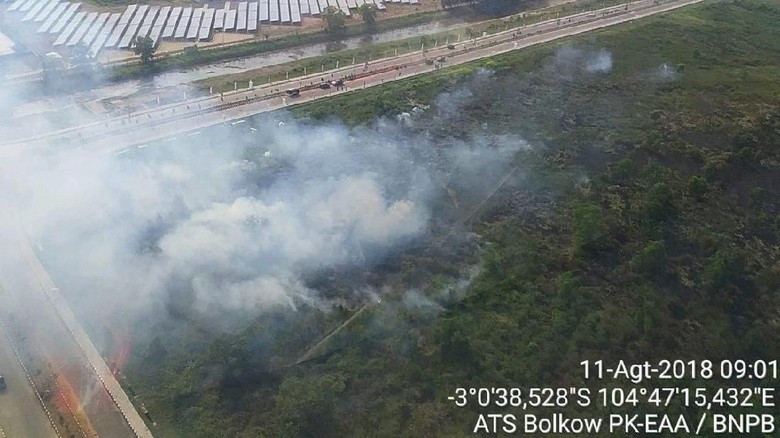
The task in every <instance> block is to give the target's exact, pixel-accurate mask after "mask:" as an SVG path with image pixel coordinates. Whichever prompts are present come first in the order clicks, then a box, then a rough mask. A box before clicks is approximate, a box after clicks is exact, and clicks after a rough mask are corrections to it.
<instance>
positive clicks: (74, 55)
mask: <svg viewBox="0 0 780 438" xmlns="http://www.w3.org/2000/svg"><path fill="white" fill-rule="evenodd" d="M70 53H71V61H72V62H73V63H74V64H75V65H83V64H86V63H88V62H90V61H92V52H90V50H89V47H87V45H86V44H84V43H78V44H76V45H75V46H74V47H73V49H72V50H71V52H70Z"/></svg>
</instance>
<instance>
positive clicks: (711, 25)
mask: <svg viewBox="0 0 780 438" xmlns="http://www.w3.org/2000/svg"><path fill="white" fill-rule="evenodd" d="M779 20H780V2H778V1H777V0H772V1H759V0H722V1H717V2H708V3H705V4H701V5H698V6H695V7H690V8H686V9H684V10H678V11H675V12H673V13H669V14H664V15H663V16H657V17H653V18H649V19H645V20H638V21H635V22H634V23H631V24H626V25H622V26H619V27H616V28H611V29H609V30H605V31H601V32H598V33H595V34H592V35H586V36H584V37H579V38H574V39H570V40H567V41H562V42H557V43H555V44H548V45H544V46H539V47H535V48H531V49H529V50H523V51H519V52H515V53H510V54H506V55H504V56H500V57H496V58H493V59H489V60H484V61H480V62H477V63H473V64H469V65H463V66H459V67H456V68H451V69H443V70H438V71H436V72H435V73H433V74H430V75H426V76H422V77H418V78H414V79H411V80H407V81H403V82H396V83H391V84H387V85H385V86H382V87H377V88H374V89H369V90H366V91H363V92H360V93H352V94H349V95H341V96H338V97H335V98H333V99H328V100H321V101H317V102H314V103H310V104H306V105H301V106H298V107H296V108H294V112H295V114H296V115H297V116H299V117H301V118H308V119H315V120H316V119H329V118H332V117H339V118H341V119H343V120H344V121H345V122H346V123H347V124H349V125H362V124H370V123H373V121H374V120H375V119H376V118H377V117H378V116H395V115H396V114H398V113H400V112H402V111H411V109H412V108H413V107H418V108H426V110H425V111H424V113H422V115H420V116H419V117H421V119H420V120H419V121H418V123H417V126H419V128H416V129H421V130H424V132H425V133H426V134H428V135H430V136H431V137H432V138H442V139H444V140H445V141H449V140H452V139H457V140H468V139H469V138H471V137H470V135H472V133H473V132H478V131H479V132H482V131H487V132H491V133H495V134H499V135H501V134H507V135H516V136H520V137H522V138H524V139H526V140H528V142H529V143H530V144H531V145H533V147H532V149H531V150H529V151H525V152H522V153H520V154H519V156H518V163H523V169H524V170H525V172H522V173H523V175H522V176H520V175H516V176H515V177H513V178H511V179H510V180H509V181H508V183H507V184H506V185H504V186H502V188H501V189H500V190H498V191H497V192H496V194H495V196H494V197H493V198H492V199H491V200H490V202H488V203H487V204H486V205H484V206H483V207H482V208H481V209H480V211H479V212H478V213H477V215H476V216H475V217H474V218H473V219H471V220H470V221H469V224H470V227H471V228H472V230H473V231H475V232H477V233H478V235H479V236H480V241H481V242H482V243H483V244H482V245H481V248H482V250H481V251H480V252H479V257H478V258H479V262H478V261H477V259H476V256H474V255H471V253H470V252H469V251H467V250H465V249H464V248H462V247H460V246H458V245H465V244H457V243H455V244H453V245H456V247H455V248H442V247H441V245H444V244H443V243H441V241H443V240H445V239H437V238H436V237H437V236H441V235H444V234H446V233H447V230H434V231H433V232H432V234H433V235H434V236H432V237H431V238H430V239H426V240H425V241H424V242H422V243H421V244H420V245H421V246H424V247H425V248H427V249H426V250H419V251H410V253H408V254H404V255H399V256H398V257H399V258H400V260H393V261H390V262H388V263H387V265H386V266H384V267H383V268H382V269H384V270H386V271H387V272H385V273H384V274H386V275H385V276H383V272H381V271H380V272H372V273H370V275H372V276H380V278H381V279H382V280H387V282H388V283H389V284H390V285H392V288H393V292H391V293H389V294H388V295H387V296H385V297H383V301H382V303H381V304H379V305H375V306H372V307H369V308H367V309H366V310H365V311H364V312H363V313H362V314H360V315H359V317H357V318H356V319H355V320H354V321H353V322H352V324H350V326H349V327H347V328H346V329H344V330H342V331H341V332H340V333H339V335H338V336H336V337H335V339H333V340H332V341H331V342H329V343H328V345H327V346H325V347H324V348H323V350H324V351H325V352H326V353H325V354H323V355H322V356H320V357H319V358H317V359H316V360H311V361H308V362H305V363H302V364H299V365H295V359H296V358H298V357H300V354H301V353H302V352H303V351H306V350H307V349H308V348H309V347H310V346H311V345H312V344H313V343H314V342H316V341H317V340H319V339H320V338H321V337H322V335H323V334H325V333H328V332H329V331H330V330H332V329H333V328H334V327H335V326H337V325H338V324H339V323H340V322H341V321H344V320H345V319H346V318H347V317H349V315H351V314H352V311H350V310H348V309H346V308H344V309H338V310H335V311H332V312H329V313H321V312H319V311H315V310H311V311H305V310H301V311H299V312H296V313H291V312H280V313H278V314H273V315H262V316H260V317H258V318H257V320H256V322H254V323H253V324H251V325H250V326H249V327H247V328H246V329H245V330H243V331H241V332H240V333H238V334H234V335H225V336H222V337H219V338H218V339H216V340H213V339H205V338H204V336H203V335H202V334H201V333H200V332H199V331H198V329H197V327H196V323H195V322H194V321H193V322H192V324H193V329H192V333H191V334H189V336H184V335H178V336H175V337H174V336H173V335H168V334H166V333H165V332H162V331H161V333H160V335H159V338H158V339H156V340H155V341H153V342H152V343H151V344H149V345H148V346H145V345H139V346H138V348H137V350H136V353H135V357H134V358H133V361H132V363H131V364H130V367H129V369H128V370H127V374H128V376H129V380H130V381H131V382H132V383H133V387H134V389H135V390H136V392H137V393H138V394H139V396H140V398H141V399H142V400H143V401H144V403H145V404H146V406H147V407H149V409H150V411H151V412H152V414H153V415H154V416H155V420H156V421H157V422H158V423H159V424H160V426H159V427H157V428H156V429H155V428H153V429H152V430H153V431H157V432H160V433H159V434H160V435H167V436H204V437H205V436H268V437H278V436H290V437H292V436H312V435H316V436H320V437H329V436H334V437H338V436H388V437H397V436H471V435H470V431H471V430H472V428H473V426H474V422H475V420H476V414H477V411H476V410H475V409H472V408H456V407H454V406H453V405H452V404H451V403H449V402H447V400H446V397H447V396H448V395H452V394H453V391H454V389H455V388H457V387H500V386H506V387H521V388H528V387H531V386H537V387H538V386H566V387H568V386H572V385H574V386H581V385H584V384H586V382H584V381H583V378H582V372H581V369H580V368H579V366H578V364H579V362H580V361H582V360H586V359H590V360H604V361H606V362H607V363H615V362H616V361H617V360H626V361H631V362H641V361H645V360H650V361H657V360H660V359H668V358H685V359H710V360H714V361H717V360H720V359H723V358H746V359H758V358H761V359H776V358H777V357H780V335H779V334H778V333H780V331H778V329H777V319H778V318H777V315H778V314H780V295H778V291H780V257H779V254H778V247H779V245H780V218H779V217H778V207H779V206H780V192H778V191H777V190H774V188H775V187H779V186H780V168H778V163H779V162H780V105H779V104H778V102H780V28H778V26H777V23H778V21H779ZM572 45H573V47H572ZM638 48H641V49H638ZM602 49H604V50H608V51H609V52H610V53H611V56H612V61H613V64H612V65H613V67H612V70H611V71H610V72H608V73H592V72H588V71H587V70H585V69H584V68H578V67H577V65H579V64H577V63H576V62H575V63H572V61H571V59H575V60H576V59H581V58H576V56H574V57H573V56H564V54H565V53H569V54H571V53H572V52H571V51H572V50H573V51H575V52H574V53H575V55H577V56H583V57H585V56H587V55H588V53H590V52H588V51H589V50H594V51H595V50H602ZM562 50H563V51H562ZM565 50H569V51H570V52H565ZM582 53H584V55H582ZM668 66H674V67H668ZM481 68H487V69H490V70H491V71H492V72H493V74H492V75H487V74H486V73H484V72H481V71H480V69H481ZM480 78H481V79H480ZM485 78H487V79H485ZM464 87H466V88H468V89H469V90H470V92H471V97H469V98H468V99H466V100H465V101H464V103H463V105H462V107H460V109H459V111H458V113H457V116H456V117H457V118H456V119H455V120H453V119H452V118H445V117H443V116H442V115H441V114H439V113H437V111H436V109H435V104H436V97H437V96H439V95H441V94H442V93H452V92H455V91H457V90H460V89H463V88H464ZM472 207H473V206H472ZM437 233H438V234H437ZM445 249H446V250H445ZM475 264H479V265H480V273H479V275H477V276H476V278H474V279H473V280H472V281H471V282H470V283H469V286H468V287H467V289H466V290H465V291H463V293H450V294H447V293H446V292H447V291H448V288H447V285H449V284H451V283H452V280H453V279H454V278H456V277H457V276H458V273H460V272H463V271H464V270H465V268H466V267H467V266H473V265H475ZM333 281H338V280H333ZM343 281H345V282H346V284H349V279H344V280H343ZM331 286H332V287H333V288H334V289H338V288H337V287H336V286H337V285H331ZM411 287H415V288H418V289H419V290H421V291H423V293H424V295H425V296H426V297H428V298H429V299H431V300H434V301H436V302H437V303H440V305H441V306H442V307H443V308H444V310H442V311H439V312H436V311H430V312H421V311H415V310H413V309H410V308H408V307H404V306H403V305H402V303H401V301H402V299H401V296H402V294H403V291H405V290H407V289H408V288H411ZM746 383H747V384H749V383H750V382H746ZM696 385H698V386H702V387H712V386H713V385H715V386H722V382H719V381H718V382H714V381H713V382H696ZM667 386H668V385H667ZM511 412H512V413H515V414H517V411H515V410H513V411H511ZM547 412H548V413H549V410H548V411H547ZM586 412H589V411H586ZM630 412H631V413H638V412H641V409H635V408H632V409H631V410H630ZM653 412H657V411H653ZM664 412H665V413H671V414H676V413H682V412H684V410H683V408H682V407H681V406H679V405H678V404H673V405H672V406H669V407H668V408H667V409H666V410H665V411H664ZM495 413H500V412H495ZM688 413H690V412H688ZM771 413H773V414H774V415H778V412H777V410H775V411H774V412H771ZM705 433H706V431H705Z"/></svg>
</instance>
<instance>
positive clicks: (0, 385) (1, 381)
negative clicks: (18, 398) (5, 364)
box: [0, 374, 5, 391]
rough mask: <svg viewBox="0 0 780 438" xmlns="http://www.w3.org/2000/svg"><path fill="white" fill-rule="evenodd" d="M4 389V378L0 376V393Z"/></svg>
mask: <svg viewBox="0 0 780 438" xmlns="http://www.w3.org/2000/svg"><path fill="white" fill-rule="evenodd" d="M4 389H5V377H3V375H2V374H0V391H2V390H4Z"/></svg>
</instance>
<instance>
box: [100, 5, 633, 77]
mask: <svg viewBox="0 0 780 438" xmlns="http://www.w3.org/2000/svg"><path fill="white" fill-rule="evenodd" d="M624 2H625V0H580V1H578V2H576V3H566V4H563V5H560V6H555V7H550V8H544V9H541V10H539V11H530V12H526V13H524V14H522V15H519V16H515V17H511V18H507V19H496V20H488V21H484V22H481V23H479V24H478V25H477V27H476V29H478V30H479V31H480V32H479V33H476V32H477V31H476V30H475V28H471V29H472V31H473V32H474V33H473V36H477V35H481V34H482V33H481V32H487V33H489V34H492V33H495V32H499V31H502V30H505V29H508V28H509V27H517V26H523V25H526V24H532V23H537V22H540V21H544V20H549V19H552V18H554V17H556V16H557V15H559V14H572V13H577V12H581V11H586V10H589V9H595V8H602V7H606V6H610V5H614V4H619V3H624ZM463 8H467V7H465V6H464V7H455V8H450V9H447V10H441V11H430V12H420V13H416V14H409V15H403V16H400V17H394V18H389V19H386V20H379V21H377V22H375V23H374V25H373V26H371V27H370V28H366V27H365V26H347V27H346V28H345V29H344V31H343V32H342V33H341V34H340V35H339V37H340V38H347V37H354V36H359V35H364V34H366V33H367V32H368V33H376V32H383V31H388V30H392V29H399V28H404V27H413V26H419V25H423V24H427V23H431V22H435V21H440V20H447V19H452V18H457V19H463V17H464V16H465V17H466V18H469V17H470V18H471V19H473V17H474V16H473V14H469V12H468V11H467V10H466V9H463ZM457 34H458V33H457V32H453V33H452V37H453V40H454V39H455V37H456V36H457ZM447 36H448V33H442V34H440V35H433V36H431V37H433V38H438V39H440V40H444V39H446V38H447ZM332 40H333V35H332V34H330V33H329V32H327V31H325V30H323V31H314V32H305V33H300V34H297V33H296V34H295V35H288V36H284V37H281V38H278V39H270V40H259V39H254V40H250V41H247V42H244V43H239V44H233V45H230V46H227V47H217V48H200V50H197V51H189V52H186V51H185V52H184V53H181V54H178V55H173V56H165V57H159V58H158V59H157V61H156V62H155V63H154V64H153V65H152V70H151V71H152V72H161V71H167V70H175V69H180V68H187V67H192V66H196V65H203V64H208V63H211V62H218V61H224V60H229V59H237V58H243V57H247V56H252V55H258V54H261V53H266V52H273V51H279V50H285V49H290V48H293V47H299V46H303V45H307V44H316V43H322V42H328V41H332ZM408 43H409V41H406V45H404V46H403V47H406V46H408ZM398 46H399V47H400V45H398ZM360 50H362V51H365V52H372V53H373V54H374V55H376V56H379V55H384V52H385V51H387V50H389V49H388V48H385V49H384V50H377V49H375V48H373V49H372V48H371V46H369V47H364V48H361V49H360ZM342 52H343V51H342ZM342 52H337V53H334V54H333V56H343V53H342ZM399 53H401V52H400V50H399ZM376 56H375V57H374V58H372V59H376ZM349 58H350V60H351V58H352V56H349ZM292 64H294V63H291V68H290V69H289V70H290V77H295V76H300V75H301V74H302V72H303V68H302V67H300V66H297V65H292ZM325 64H326V66H329V67H330V68H334V67H333V66H335V62H333V63H329V62H325ZM149 72H150V70H149V68H148V66H146V67H144V66H142V65H140V64H134V63H130V64H123V65H121V66H117V67H114V68H113V69H112V70H111V72H110V75H109V77H110V79H112V80H124V79H128V78H132V77H136V76H139V75H145V74H148V73H149ZM296 73H297V74H296ZM259 76H261V77H262V76H264V75H262V74H260V75H259ZM265 76H266V79H267V75H265ZM282 76H284V75H282ZM229 82H230V83H231V84H232V83H233V81H232V80H229ZM246 82H248V79H247V81H246ZM255 82H258V81H257V80H255ZM231 89H232V88H231Z"/></svg>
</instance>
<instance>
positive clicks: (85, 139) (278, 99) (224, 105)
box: [6, 0, 702, 152]
mask: <svg viewBox="0 0 780 438" xmlns="http://www.w3.org/2000/svg"><path fill="white" fill-rule="evenodd" d="M700 1H702V0H669V1H665V2H661V3H659V2H658V1H657V0H640V1H637V2H633V3H630V4H628V6H627V7H626V5H619V6H615V7H609V8H604V9H600V10H596V11H592V12H585V13H580V14H574V15H571V16H566V17H561V18H560V19H559V20H550V21H546V22H542V23H537V24H534V25H530V26H526V27H524V28H520V32H521V33H520V35H516V34H515V33H516V32H517V30H516V29H512V30H508V31H505V32H500V33H498V34H494V35H491V36H487V37H484V38H477V39H475V40H470V41H467V42H462V43H460V44H457V45H456V48H455V50H450V49H448V48H446V47H440V48H435V49H433V50H429V51H428V52H427V53H426V54H423V53H422V52H417V53H412V54H408V55H402V56H396V57H391V58H387V59H384V60H379V61H375V62H373V63H371V64H370V65H368V66H365V65H364V66H350V67H345V68H342V69H339V70H338V71H335V72H327V73H325V74H314V75H310V76H307V77H305V78H300V79H294V80H290V81H282V82H277V83H272V84H267V85H262V86H258V87H255V88H253V89H251V90H238V91H236V92H230V93H225V94H224V95H223V96H220V95H211V96H205V97H202V98H198V99H192V100H190V101H187V102H181V103H176V104H171V105H167V106H161V107H159V108H155V109H152V110H145V111H139V112H137V113H133V114H128V115H126V116H122V117H115V118H111V119H105V120H99V121H96V122H93V123H90V124H86V125H82V126H76V127H72V128H68V129H63V130H59V131H56V132H52V133H43V134H41V135H38V136H35V137H31V138H27V139H24V140H12V141H10V142H7V143H11V144H13V143H15V144H18V145H21V144H24V145H25V146H26V147H28V148H30V147H38V148H44V149H47V150H48V149H50V147H51V148H59V149H67V147H68V145H70V147H73V146H75V147H83V148H89V149H90V150H91V151H104V152H117V151H122V150H123V149H126V148H129V147H133V146H136V145H143V144H145V143H149V142H152V141H156V140H160V139H163V138H167V137H171V136H174V135H182V134H185V133H187V132H192V131H195V130H197V129H201V128H206V127H208V126H212V125H216V124H219V123H222V122H225V121H231V120H237V119H241V118H244V117H247V116H250V115H253V114H258V113H262V112H267V111H273V110H276V109H279V108H284V107H286V106H288V105H291V104H299V103H304V102H310V101H313V100H316V99H321V98H326V97H329V96H331V95H333V94H335V93H338V92H342V93H343V92H351V91H354V90H355V89H359V88H368V87H372V86H377V85H381V84H383V83H386V82H390V81H395V80H400V79H405V78H408V77H411V76H415V75H419V74H424V73H428V72H431V71H433V70H434V66H432V65H429V64H427V63H426V62H425V58H428V59H430V58H433V59H435V58H437V57H438V56H441V55H444V56H447V61H446V65H448V66H451V65H458V64H462V63H466V62H471V61H475V60H479V59H482V58H486V57H491V56H495V55H498V54H501V53H506V52H510V51H513V50H519V49H522V48H524V47H529V46H532V45H536V44H540V43H544V42H548V41H552V40H555V39H559V38H563V37H567V36H572V35H577V34H580V33H583V32H588V31H592V30H596V29H601V28H604V27H608V26H613V25H616V24H620V23H625V22H628V21H632V20H635V19H639V18H643V17H647V16H650V15H654V14H658V13H662V12H666V11H669V10H672V9H676V8H679V7H682V6H687V5H691V4H695V3H699V2H700ZM364 68H365V69H366V71H367V73H370V76H368V77H366V78H363V79H360V80H359V81H352V82H348V83H347V85H348V86H347V90H346V91H338V92H337V91H335V90H334V89H330V90H320V89H315V90H307V91H305V92H304V93H302V96H301V97H300V98H297V99H295V100H294V101H291V100H289V99H286V98H285V97H283V96H280V95H279V92H278V91H279V90H284V89H285V88H291V87H298V86H303V85H307V83H319V82H320V81H321V80H323V79H331V78H338V77H339V76H342V77H344V76H347V75H350V74H360V73H363V69H364ZM396 68H397V70H396ZM386 70H390V71H386ZM282 94H283V93H282ZM51 141H57V142H58V144H57V145H51V144H50V142H51ZM63 143H64V144H65V145H64V146H63ZM6 151H7V149H6Z"/></svg>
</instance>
